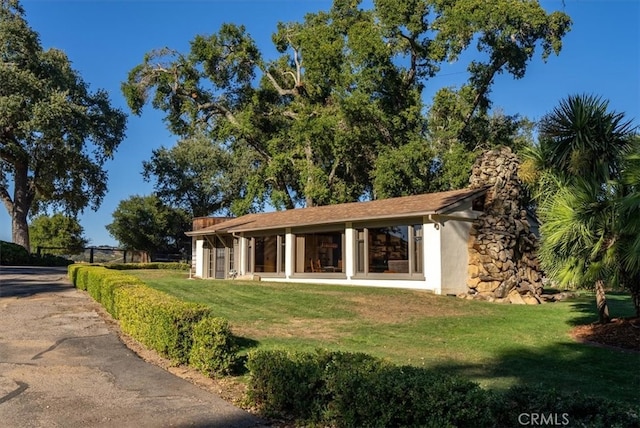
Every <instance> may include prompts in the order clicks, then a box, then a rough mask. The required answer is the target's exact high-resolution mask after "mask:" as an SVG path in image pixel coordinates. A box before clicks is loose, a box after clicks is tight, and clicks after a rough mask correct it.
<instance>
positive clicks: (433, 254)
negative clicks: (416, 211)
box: [422, 220, 442, 294]
mask: <svg viewBox="0 0 640 428" xmlns="http://www.w3.org/2000/svg"><path fill="white" fill-rule="evenodd" d="M422 235H423V238H422V239H423V251H424V276H425V281H424V287H425V288H427V289H429V290H433V292H434V293H436V294H440V288H441V284H442V253H441V251H440V247H441V246H442V237H441V236H442V235H441V233H440V225H439V224H438V223H431V222H428V220H426V221H425V224H424V226H423V228H422Z"/></svg>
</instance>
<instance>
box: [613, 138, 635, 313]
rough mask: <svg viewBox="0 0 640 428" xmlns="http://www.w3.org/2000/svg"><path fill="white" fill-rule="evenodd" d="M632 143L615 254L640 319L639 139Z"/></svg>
mask: <svg viewBox="0 0 640 428" xmlns="http://www.w3.org/2000/svg"><path fill="white" fill-rule="evenodd" d="M634 143H635V144H634V149H633V151H632V152H631V153H630V154H629V155H628V156H627V157H626V158H625V162H624V170H623V173H622V181H621V182H622V184H623V185H624V186H625V194H624V195H623V196H622V197H621V199H620V200H619V205H618V214H619V215H618V230H619V231H620V239H619V241H618V246H619V249H618V253H619V255H620V261H621V270H622V275H621V276H622V282H623V285H624V286H625V288H627V289H628V290H629V291H630V293H631V296H632V297H633V303H634V306H635V310H636V316H639V317H640V137H636V138H635V140H634Z"/></svg>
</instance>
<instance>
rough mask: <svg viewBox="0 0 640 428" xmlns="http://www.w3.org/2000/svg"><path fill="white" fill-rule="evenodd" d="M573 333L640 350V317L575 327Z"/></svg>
mask: <svg viewBox="0 0 640 428" xmlns="http://www.w3.org/2000/svg"><path fill="white" fill-rule="evenodd" d="M572 335H573V337H575V338H576V339H578V340H580V341H583V342H588V343H593V344H598V345H603V346H607V347H615V348H622V349H628V350H631V351H635V352H640V318H637V317H634V318H614V319H613V320H611V322H610V323H608V324H598V323H594V324H587V325H580V326H578V327H575V328H574V329H573V330H572Z"/></svg>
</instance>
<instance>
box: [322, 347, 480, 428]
mask: <svg viewBox="0 0 640 428" xmlns="http://www.w3.org/2000/svg"><path fill="white" fill-rule="evenodd" d="M336 362H337V363H338V364H336ZM345 362H346V364H345ZM326 389H327V394H328V395H329V396H330V397H332V398H331V402H330V403H329V405H328V407H327V412H326V413H325V416H324V418H323V419H324V421H325V422H327V423H329V425H331V426H337V427H360V426H368V427H389V426H420V427H482V426H490V425H491V423H490V422H491V413H490V410H489V406H488V405H489V397H488V395H487V393H486V392H485V391H484V390H482V389H481V388H480V387H479V386H478V385H477V384H476V383H473V382H470V381H468V380H463V379H461V378H458V377H455V376H451V375H448V374H446V373H436V372H433V371H429V370H425V369H422V368H419V367H413V366H395V365H391V364H382V363H376V362H375V361H366V360H365V361H362V362H358V361H357V360H352V361H349V360H346V361H339V360H337V359H335V358H334V360H333V362H332V363H331V364H329V365H328V366H327V374H326Z"/></svg>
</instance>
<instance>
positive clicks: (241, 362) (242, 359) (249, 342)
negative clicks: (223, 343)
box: [232, 336, 260, 376]
mask: <svg viewBox="0 0 640 428" xmlns="http://www.w3.org/2000/svg"><path fill="white" fill-rule="evenodd" d="M233 339H234V340H235V342H236V345H238V359H237V361H236V362H235V364H234V366H233V369H232V371H233V374H234V375H237V376H242V375H245V374H247V372H248V370H247V364H246V363H247V353H248V352H249V351H250V350H251V349H253V348H257V347H258V345H259V344H260V342H259V341H257V340H254V339H251V338H249V337H242V336H234V337H233Z"/></svg>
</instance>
